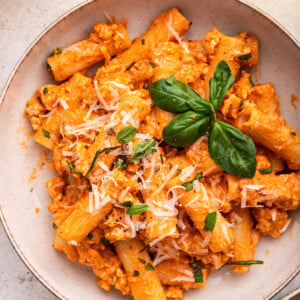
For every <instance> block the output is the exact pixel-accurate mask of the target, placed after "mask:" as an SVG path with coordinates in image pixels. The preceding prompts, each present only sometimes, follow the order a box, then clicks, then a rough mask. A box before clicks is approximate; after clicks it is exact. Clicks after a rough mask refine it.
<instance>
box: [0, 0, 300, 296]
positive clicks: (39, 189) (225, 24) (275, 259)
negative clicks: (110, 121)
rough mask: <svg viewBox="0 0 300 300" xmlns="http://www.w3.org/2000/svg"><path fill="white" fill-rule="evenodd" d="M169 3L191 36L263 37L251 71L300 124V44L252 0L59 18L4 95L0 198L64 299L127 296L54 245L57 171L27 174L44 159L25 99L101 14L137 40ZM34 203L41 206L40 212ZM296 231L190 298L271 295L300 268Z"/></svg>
mask: <svg viewBox="0 0 300 300" xmlns="http://www.w3.org/2000/svg"><path fill="white" fill-rule="evenodd" d="M172 6H177V7H179V8H180V9H181V10H182V12H183V13H184V15H185V16H187V17H188V18H189V19H190V20H191V21H192V22H193V25H192V28H191V30H190V32H189V33H188V34H187V35H186V36H187V37H188V38H191V39H196V38H202V37H203V35H204V34H205V33H206V32H207V31H209V30H210V29H211V28H212V27H217V28H218V29H219V30H221V31H222V32H224V33H225V34H228V35H234V34H237V33H238V32H240V31H247V32H251V33H254V34H255V35H256V36H257V37H258V38H259V41H260V64H259V66H258V67H257V68H255V69H253V70H252V74H253V75H252V77H253V79H254V81H255V82H261V83H263V82H268V81H271V82H273V83H274V84H275V87H276V90H277V93H278V95H279V99H280V104H281V107H280V110H281V113H282V115H283V116H284V117H285V118H286V119H287V121H288V122H289V123H290V124H291V125H292V126H294V127H295V128H296V129H297V130H298V131H299V130H300V120H299V115H300V114H299V110H298V111H297V110H295V109H294V108H293V107H292V106H291V103H290V98H291V94H296V95H300V85H299V78H300V68H299V65H298V64H299V61H300V49H299V44H297V42H296V41H295V40H293V37H292V36H291V35H290V34H288V33H287V32H286V31H284V30H283V29H282V28H280V26H279V25H278V24H275V23H274V22H272V21H270V19H268V18H267V17H265V16H263V15H262V14H261V13H259V12H258V11H256V10H254V9H252V8H250V7H249V6H247V5H244V4H241V3H239V2H237V1H233V0H222V1H221V0H220V1H217V0H210V1H205V0H190V1H180V0H172V1H171V0H165V1H161V0H147V1H137V0H123V1H118V0H101V1H92V2H88V3H85V4H84V5H82V6H80V7H77V8H75V9H73V10H72V11H70V12H68V13H67V14H65V15H64V16H62V17H61V18H59V20H57V22H56V23H55V24H54V25H52V26H50V27H49V28H48V29H47V30H46V31H45V32H43V33H42V35H40V36H39V37H38V38H37V40H36V41H35V42H34V44H33V45H32V47H31V48H30V49H29V50H28V51H27V52H26V53H25V54H24V56H23V57H22V59H21V61H20V63H19V64H18V66H17V67H16V69H15V71H14V73H13V74H12V76H11V78H10V81H9V83H8V84H7V86H6V89H5V91H4V94H3V97H2V99H1V101H0V102H1V110H0V143H1V156H0V166H1V177H0V179H1V183H0V204H1V218H2V221H3V224H4V227H5V229H6V231H7V233H8V236H9V238H10V240H11V242H12V244H13V245H14V247H15V249H16V251H17V252H18V253H19V255H20V256H21V258H22V259H23V261H24V263H25V264H26V265H27V266H28V267H29V269H30V270H31V271H32V272H33V273H34V274H35V275H36V276H37V277H38V278H39V280H40V281H42V282H43V283H44V284H45V286H47V287H48V288H49V289H50V290H51V291H52V292H53V293H54V294H55V295H57V296H58V297H60V298H62V299H74V300H75V299H89V300H93V299H103V300H104V299H124V297H122V296H121V295H120V294H119V293H118V292H116V291H111V292H109V293H106V292H104V291H103V290H102V289H100V288H99V287H98V286H97V284H96V277H95V276H94V274H93V273H92V271H91V270H90V269H88V268H86V267H84V266H81V265H80V264H77V263H71V262H70V261H68V260H67V258H66V257H65V256H64V255H63V254H62V253H58V252H56V251H55V250H54V249H53V248H52V244H53V237H54V231H53V229H52V225H51V224H52V219H51V214H50V213H49V212H48V211H47V204H48V202H49V198H48V195H47V191H46V189H45V182H46V181H47V179H49V178H50V177H52V176H53V175H54V172H53V171H51V170H50V169H49V168H48V167H46V166H45V167H44V168H43V169H42V170H40V171H39V172H38V175H39V176H37V178H36V180H34V181H29V180H28V178H29V176H30V174H31V173H32V170H33V168H37V166H38V163H39V161H40V156H41V154H40V153H41V147H40V146H39V145H37V144H35V143H34V142H33V141H32V139H31V137H30V136H29V134H28V132H30V131H31V129H30V126H29V123H28V121H27V120H26V118H25V116H24V109H25V105H26V101H27V99H28V98H29V97H30V96H31V95H32V94H33V93H34V92H35V89H36V88H37V87H39V86H41V85H42V84H44V83H47V82H51V78H50V75H49V74H48V73H47V71H46V68H45V58H46V56H47V55H48V54H49V52H50V50H51V49H53V48H54V47H56V46H58V45H59V46H66V45H68V44H70V43H71V42H72V41H75V40H78V39H81V38H84V37H85V36H86V35H87V33H88V32H89V31H90V29H91V26H92V25H93V24H94V23H96V22H99V21H105V17H104V12H107V13H109V14H110V15H114V16H115V17H117V18H119V19H120V18H123V17H124V18H125V19H127V21H128V31H129V35H130V37H131V38H134V37H136V36H138V35H140V34H141V33H143V32H144V31H145V30H146V29H147V27H148V25H149V23H150V21H151V20H152V19H153V18H154V17H155V16H157V15H158V14H159V13H161V12H163V11H165V10H167V9H168V8H170V7H172ZM36 208H39V209H40V212H39V213H38V214H37V213H36V212H35V209H36ZM296 214H297V213H294V214H293V215H292V218H293V219H295V218H296ZM298 215H299V213H298ZM299 234H300V225H299V222H293V223H292V225H291V227H290V229H289V230H288V231H287V232H286V233H285V234H283V236H282V237H281V238H280V239H271V238H262V239H261V242H260V243H259V245H258V248H257V253H256V258H257V259H262V260H264V262H265V263H264V265H259V266H253V267H252V268H251V271H250V272H248V273H247V274H244V275H236V274H231V275H228V273H229V271H230V270H229V269H226V268H224V269H222V270H221V271H216V272H213V274H212V275H211V276H210V277H209V278H208V282H207V286H206V288H205V289H203V290H191V291H188V292H187V293H186V294H185V299H187V300H192V299H200V298H201V299H210V300H213V299H222V300H227V299H228V300H229V299H230V300H237V299H247V300H252V299H253V300H257V299H268V298H270V297H271V296H272V295H274V294H275V293H276V292H277V291H278V290H279V289H281V288H282V287H283V286H284V285H285V284H286V283H287V282H288V281H289V280H290V279H291V278H292V277H293V276H294V275H295V274H296V273H297V271H298V270H299V265H300V251H299V241H298V239H297V237H299ZM127 299H128V297H127Z"/></svg>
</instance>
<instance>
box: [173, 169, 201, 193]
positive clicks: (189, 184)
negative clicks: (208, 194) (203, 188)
mask: <svg viewBox="0 0 300 300" xmlns="http://www.w3.org/2000/svg"><path fill="white" fill-rule="evenodd" d="M178 170H179V169H177V174H178ZM180 173H181V170H180ZM180 173H179V174H180ZM202 176H203V173H202V172H199V173H198V174H197V175H196V177H195V178H194V179H193V180H191V181H187V182H185V183H183V184H182V186H183V187H184V188H185V189H186V191H190V190H191V189H192V188H193V183H194V181H195V180H199V179H200V178H202Z"/></svg>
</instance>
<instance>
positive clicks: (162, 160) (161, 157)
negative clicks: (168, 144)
mask: <svg viewBox="0 0 300 300" xmlns="http://www.w3.org/2000/svg"><path fill="white" fill-rule="evenodd" d="M160 161H161V163H162V164H164V163H165V162H164V158H163V155H162V153H161V154H160Z"/></svg>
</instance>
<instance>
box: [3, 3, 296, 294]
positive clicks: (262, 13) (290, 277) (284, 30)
mask: <svg viewBox="0 0 300 300" xmlns="http://www.w3.org/2000/svg"><path fill="white" fill-rule="evenodd" d="M97 1H98V0H86V1H85V2H83V3H79V4H77V5H75V6H74V7H72V8H70V9H68V10H67V11H65V12H64V13H63V14H61V15H60V16H59V17H57V18H56V19H55V20H54V21H52V22H51V23H50V24H49V25H48V26H46V27H45V28H44V29H43V30H42V31H41V32H40V33H39V34H38V35H37V36H36V37H35V39H34V40H33V41H32V42H31V43H30V45H29V46H28V47H27V48H26V49H25V50H24V52H23V54H22V55H21V57H20V58H19V59H18V61H17V63H16V64H15V66H14V68H13V69H12V71H11V73H10V75H9V77H8V79H7V80H6V83H5V85H4V87H3V90H2V93H1V95H0V110H1V107H2V105H3V103H4V101H5V98H6V94H7V92H8V90H9V88H10V85H11V83H12V81H13V79H14V77H15V76H16V73H17V71H18V69H19V68H20V67H21V65H22V64H23V62H24V60H25V59H26V57H27V56H28V55H29V54H30V53H31V51H32V49H33V48H34V47H35V46H36V45H37V44H38V43H39V41H40V40H41V39H42V38H43V36H44V35H46V34H47V33H48V32H49V31H50V30H51V29H52V28H54V27H55V26H56V25H57V24H59V23H60V22H62V21H63V20H64V19H66V18H67V17H69V16H71V15H72V14H74V13H75V12H77V10H80V9H82V8H83V7H85V6H87V5H90V4H91V3H93V2H97ZM232 1H235V2H236V3H237V4H238V5H242V6H245V7H246V8H248V9H250V10H252V11H253V12H255V13H257V14H259V15H260V16H261V17H262V18H263V19H264V20H265V21H268V22H271V23H273V24H274V25H275V26H276V27H277V29H278V30H279V31H281V32H282V33H283V34H284V35H285V36H286V37H288V38H289V39H290V40H291V41H292V43H293V44H294V45H295V46H296V47H298V48H299V49H300V40H298V39H297V38H296V37H295V36H294V35H293V34H292V33H291V32H290V31H289V30H288V29H287V28H286V27H285V26H284V25H283V24H281V23H280V22H279V21H278V20H277V19H275V18H274V17H272V16H271V15H270V14H269V13H267V12H266V11H264V10H263V9H261V8H259V7H258V6H256V5H255V4H253V3H251V2H250V0H232ZM0 220H1V222H2V224H3V227H4V232H5V234H6V236H7V237H8V240H9V241H10V244H11V245H12V247H13V248H14V250H15V251H16V253H17V254H18V256H19V257H20V258H21V260H22V262H23V263H24V265H25V266H26V267H27V268H28V269H29V270H30V272H31V273H32V274H33V275H34V276H35V278H37V279H38V280H39V281H40V282H41V283H42V284H43V285H44V286H45V287H46V288H47V289H48V290H49V291H50V292H51V293H52V294H53V295H55V296H56V297H59V298H60V299H62V300H68V299H67V298H66V297H65V296H64V295H62V294H61V292H60V291H58V290H57V289H56V288H55V287H53V286H52V284H51V283H50V282H48V281H47V279H46V278H44V277H43V276H42V275H41V274H39V272H38V270H37V269H35V268H34V267H33V266H32V264H31V263H30V261H29V260H28V259H27V258H26V256H25V254H24V253H23V252H22V250H21V249H20V247H19V245H18V243H17V241H16V240H15V237H14V235H13V234H12V232H11V230H10V227H9V225H8V223H7V220H6V218H5V215H4V212H3V209H2V206H1V203H0ZM298 273H300V265H299V266H297V267H296V269H295V270H294V271H292V272H291V273H290V274H289V275H288V277H287V278H286V279H285V281H284V282H282V283H281V284H280V285H279V286H278V287H277V288H275V289H274V290H273V291H272V292H271V293H270V294H269V295H267V296H266V298H265V299H266V300H271V298H272V297H274V296H275V295H276V294H278V293H279V292H280V291H281V290H282V289H283V288H284V287H285V286H286V285H287V284H288V283H289V282H290V281H292V280H293V279H294V278H295V277H296V276H297V274H298ZM298 294H300V288H297V289H296V290H294V291H291V292H290V293H289V294H288V295H286V297H284V299H286V298H287V299H290V296H296V295H298Z"/></svg>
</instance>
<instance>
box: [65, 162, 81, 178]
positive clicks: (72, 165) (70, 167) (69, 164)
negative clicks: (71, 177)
mask: <svg viewBox="0 0 300 300" xmlns="http://www.w3.org/2000/svg"><path fill="white" fill-rule="evenodd" d="M67 164H68V167H69V170H70V174H77V175H80V177H83V175H82V174H81V173H79V172H76V171H73V169H74V164H73V163H71V162H70V161H69V160H67Z"/></svg>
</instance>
